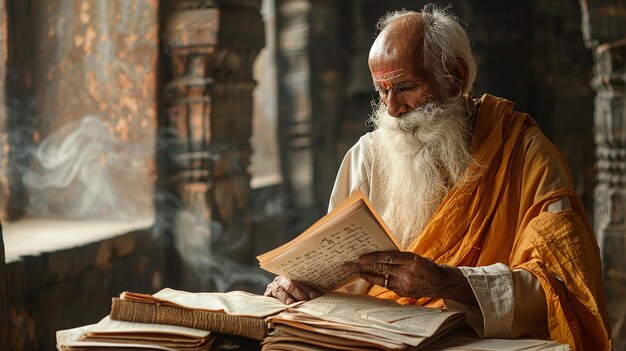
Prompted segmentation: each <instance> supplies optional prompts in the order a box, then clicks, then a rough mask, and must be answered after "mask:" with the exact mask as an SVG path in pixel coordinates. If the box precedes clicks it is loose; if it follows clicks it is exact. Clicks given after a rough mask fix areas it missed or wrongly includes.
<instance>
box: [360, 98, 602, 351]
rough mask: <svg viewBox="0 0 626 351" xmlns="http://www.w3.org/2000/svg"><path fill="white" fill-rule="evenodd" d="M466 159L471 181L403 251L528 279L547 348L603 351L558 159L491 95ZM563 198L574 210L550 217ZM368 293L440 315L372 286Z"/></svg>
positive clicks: (593, 253) (588, 270)
mask: <svg viewBox="0 0 626 351" xmlns="http://www.w3.org/2000/svg"><path fill="white" fill-rule="evenodd" d="M472 150H473V153H474V158H475V159H476V160H477V161H478V165H476V164H472V165H471V166H470V167H469V168H468V172H472V174H478V175H479V176H477V177H473V179H474V180H472V181H470V182H469V183H468V184H465V185H464V186H462V187H458V188H453V189H452V190H451V191H450V192H449V194H448V195H447V196H446V197H445V198H444V200H443V201H442V203H441V204H440V206H439V208H438V209H437V211H436V212H435V214H434V215H433V217H432V218H431V220H430V222H429V223H428V225H427V226H426V228H425V229H424V231H423V232H422V233H421V234H420V236H419V237H418V238H417V239H416V240H415V241H414V242H413V243H412V244H411V245H410V246H409V247H408V251H412V252H414V253H417V254H419V255H422V256H425V257H428V258H430V259H432V260H433V261H435V262H437V263H440V264H447V265H451V266H471V267H475V266H486V265H491V264H494V263H497V262H501V263H504V264H507V265H508V266H509V267H510V268H511V269H525V270H527V271H530V272H531V273H533V274H534V275H535V276H536V277H537V278H538V279H539V282H540V283H541V286H542V287H543V290H544V292H545V294H546V300H547V301H546V302H547V309H548V327H549V330H550V337H551V339H552V340H556V341H559V342H562V343H568V344H569V345H570V346H571V347H572V348H573V349H575V350H609V349H610V348H611V340H610V336H609V323H608V318H607V310H606V302H605V299H604V288H603V284H602V272H601V264H600V253H599V249H598V245H597V243H596V240H595V237H594V235H593V231H592V229H591V226H590V224H589V221H588V219H587V216H586V214H585V210H584V207H583V204H582V202H581V201H580V199H579V197H578V196H577V195H576V193H575V192H574V188H573V183H572V180H571V176H570V174H569V169H568V166H567V163H566V161H565V159H564V158H563V157H562V156H561V154H560V153H559V151H558V150H557V149H556V148H555V146H554V145H553V144H552V143H551V142H550V141H549V140H548V139H547V138H546V137H545V136H544V135H543V134H542V133H541V131H540V130H539V128H538V127H537V125H536V124H535V122H534V121H533V120H532V119H531V118H530V116H528V115H527V114H523V113H519V112H515V111H513V103H512V102H510V101H507V100H504V99H500V98H496V97H493V96H490V95H484V96H483V97H482V98H481V103H480V108H479V110H478V113H477V116H476V119H475V122H474V130H473V139H472ZM562 197H567V198H569V200H570V202H571V204H572V210H567V211H563V212H559V213H551V212H548V211H547V207H548V205H549V204H550V203H552V202H555V201H556V200H558V199H560V198H562ZM369 293H370V295H374V296H377V297H381V298H391V299H395V300H398V301H399V302H401V303H404V304H410V303H414V304H422V305H430V306H442V302H441V300H430V299H427V298H422V299H419V300H414V299H411V298H405V297H399V296H398V295H396V294H395V293H393V292H391V291H388V290H385V289H384V288H382V287H379V286H374V287H373V288H372V289H371V290H370V292H369Z"/></svg>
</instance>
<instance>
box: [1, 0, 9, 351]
mask: <svg viewBox="0 0 626 351" xmlns="http://www.w3.org/2000/svg"><path fill="white" fill-rule="evenodd" d="M7 48H8V46H7V16H6V5H5V0H0V220H1V219H6V218H7V213H8V206H9V174H8V173H9V147H8V143H9V135H8V123H7V122H8V120H7V108H6V97H5V89H6V87H5V82H6V67H7ZM0 341H1V340H0ZM0 345H2V344H1V343H0Z"/></svg>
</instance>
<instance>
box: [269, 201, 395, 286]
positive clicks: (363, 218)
mask: <svg viewBox="0 0 626 351" xmlns="http://www.w3.org/2000/svg"><path fill="white" fill-rule="evenodd" d="M399 247H400V245H399V243H398V242H397V240H396V239H395V237H394V236H393V234H391V232H390V231H389V228H388V227H387V226H386V225H385V223H384V222H383V220H382V218H381V217H380V216H379V215H378V213H376V210H375V209H374V207H372V204H370V202H369V201H368V200H367V198H366V197H365V196H364V195H363V193H362V192H361V191H356V192H354V193H353V194H352V195H351V196H350V197H349V198H347V199H346V200H344V201H343V202H341V203H340V204H339V205H338V206H337V207H336V208H335V209H334V210H333V211H331V212H330V213H328V214H327V215H326V216H324V217H322V218H321V219H320V220H319V221H317V222H316V223H315V224H313V225H312V226H311V227H309V229H307V230H306V231H304V232H303V233H302V234H300V235H299V236H298V237H296V238H295V239H293V240H291V241H290V242H288V243H286V244H284V245H282V246H280V247H278V248H276V249H274V250H272V251H269V252H267V253H265V254H263V255H260V256H257V260H259V264H260V266H261V268H262V269H264V270H266V271H269V272H271V273H274V274H276V275H282V276H285V277H287V278H290V279H291V280H294V281H298V282H302V283H305V284H307V285H309V286H313V287H316V288H318V289H319V290H321V291H324V292H328V291H331V290H334V289H337V288H339V287H341V286H343V285H346V284H348V283H349V282H351V281H353V280H354V279H356V278H357V276H356V274H353V275H352V276H350V275H349V274H348V273H345V272H344V271H343V270H342V269H341V266H342V264H344V263H346V262H357V261H358V258H359V256H361V255H363V254H365V253H369V252H374V251H393V250H399Z"/></svg>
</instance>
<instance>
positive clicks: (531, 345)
mask: <svg viewBox="0 0 626 351" xmlns="http://www.w3.org/2000/svg"><path fill="white" fill-rule="evenodd" d="M431 350H432V351H522V350H523V351H540V350H541V351H567V350H569V346H568V345H564V344H559V343H557V342H554V341H547V340H536V339H473V338H459V337H451V338H448V339H446V340H445V341H442V342H441V343H440V344H436V346H434V347H433V348H432V349H431Z"/></svg>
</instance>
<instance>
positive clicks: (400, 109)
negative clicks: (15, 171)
mask: <svg viewBox="0 0 626 351" xmlns="http://www.w3.org/2000/svg"><path fill="white" fill-rule="evenodd" d="M408 110H409V107H408V106H407V104H406V102H405V101H404V99H403V98H402V96H400V94H398V93H397V92H395V91H393V90H391V91H389V95H388V96H387V112H389V115H390V116H391V117H397V118H399V117H400V116H401V115H402V114H403V113H405V112H407V111H408Z"/></svg>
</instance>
